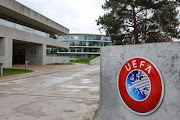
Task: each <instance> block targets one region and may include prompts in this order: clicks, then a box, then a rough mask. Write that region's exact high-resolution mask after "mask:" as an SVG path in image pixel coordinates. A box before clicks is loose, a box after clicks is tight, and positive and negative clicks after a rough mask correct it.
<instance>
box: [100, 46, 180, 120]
mask: <svg viewBox="0 0 180 120" xmlns="http://www.w3.org/2000/svg"><path fill="white" fill-rule="evenodd" d="M133 57H144V58H147V59H149V60H151V61H152V62H153V63H154V64H155V65H156V66H157V67H158V69H159V70H160V72H161V74H162V77H163V79H164V85H165V94H164V99H163V101H162V103H161V105H160V107H159V108H158V109H157V110H156V111H155V112H154V113H152V114H150V115H148V116H140V115H136V114H134V113H132V112H130V111H129V110H128V109H127V108H126V107H125V105H124V104H123V102H122V101H121V99H120V96H119V92H118V87H117V79H118V75H119V72H120V70H121V68H122V66H123V65H124V64H125V63H126V62H127V61H128V60H129V59H131V58H133ZM100 77H101V78H100V108H99V119H100V120H179V118H180V111H179V110H180V94H179V93H180V42H177V43H172V42H169V43H152V44H142V45H124V46H110V47H103V48H102V49H101V76H100Z"/></svg>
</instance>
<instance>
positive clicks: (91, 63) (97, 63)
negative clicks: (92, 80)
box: [89, 57, 100, 65]
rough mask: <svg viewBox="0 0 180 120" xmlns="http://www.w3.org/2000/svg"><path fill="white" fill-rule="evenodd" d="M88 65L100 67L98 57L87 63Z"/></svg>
mask: <svg viewBox="0 0 180 120" xmlns="http://www.w3.org/2000/svg"><path fill="white" fill-rule="evenodd" d="M89 64H90V65H100V57H97V58H95V59H93V60H91V61H90V62H89Z"/></svg>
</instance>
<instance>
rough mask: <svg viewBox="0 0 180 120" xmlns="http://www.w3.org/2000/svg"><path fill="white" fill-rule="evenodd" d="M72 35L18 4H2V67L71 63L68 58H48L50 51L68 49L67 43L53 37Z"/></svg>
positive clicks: (5, 1) (9, 1)
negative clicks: (27, 62) (26, 64)
mask: <svg viewBox="0 0 180 120" xmlns="http://www.w3.org/2000/svg"><path fill="white" fill-rule="evenodd" d="M66 34H69V29H67V28H66V27H64V26H62V25H60V24H58V23H56V22H54V21H52V20H50V19H48V18H47V17H45V16H43V15H41V14H39V13H37V12H36V11H33V10H32V9H30V8H28V7H26V6H24V5H22V4H20V3H19V2H17V1H15V0H0V63H3V66H4V67H5V68H9V67H12V64H13V63H14V64H21V63H22V64H24V63H25V61H26V60H27V61H29V64H41V65H45V64H49V63H57V62H60V61H68V57H57V56H51V55H50V56H49V54H47V53H46V49H47V48H48V47H51V48H68V47H69V45H68V43H65V42H62V41H58V40H55V39H52V38H51V36H57V35H66Z"/></svg>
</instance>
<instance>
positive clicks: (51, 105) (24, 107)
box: [0, 65, 100, 120]
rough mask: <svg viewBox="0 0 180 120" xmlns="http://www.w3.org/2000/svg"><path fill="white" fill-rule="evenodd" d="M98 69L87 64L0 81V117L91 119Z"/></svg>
mask: <svg viewBox="0 0 180 120" xmlns="http://www.w3.org/2000/svg"><path fill="white" fill-rule="evenodd" d="M99 73H100V71H99V66H92V65H89V66H86V67H81V68H77V69H72V70H64V71H61V72H56V73H51V74H46V75H40V76H36V77H31V78H25V79H19V80H14V81H8V82H3V83H0V120H6V119H7V120H91V119H93V117H94V115H95V112H96V111H97V109H98V100H99V80H100V78H99Z"/></svg>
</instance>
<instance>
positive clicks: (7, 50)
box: [0, 38, 13, 68]
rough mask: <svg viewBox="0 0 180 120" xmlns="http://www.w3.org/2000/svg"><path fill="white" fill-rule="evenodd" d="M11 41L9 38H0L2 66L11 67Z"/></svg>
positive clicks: (0, 61)
mask: <svg viewBox="0 0 180 120" xmlns="http://www.w3.org/2000/svg"><path fill="white" fill-rule="evenodd" d="M12 48H13V42H12V39H10V38H0V63H3V67H5V68H10V67H12V54H13V53H12V51H13V50H12Z"/></svg>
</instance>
